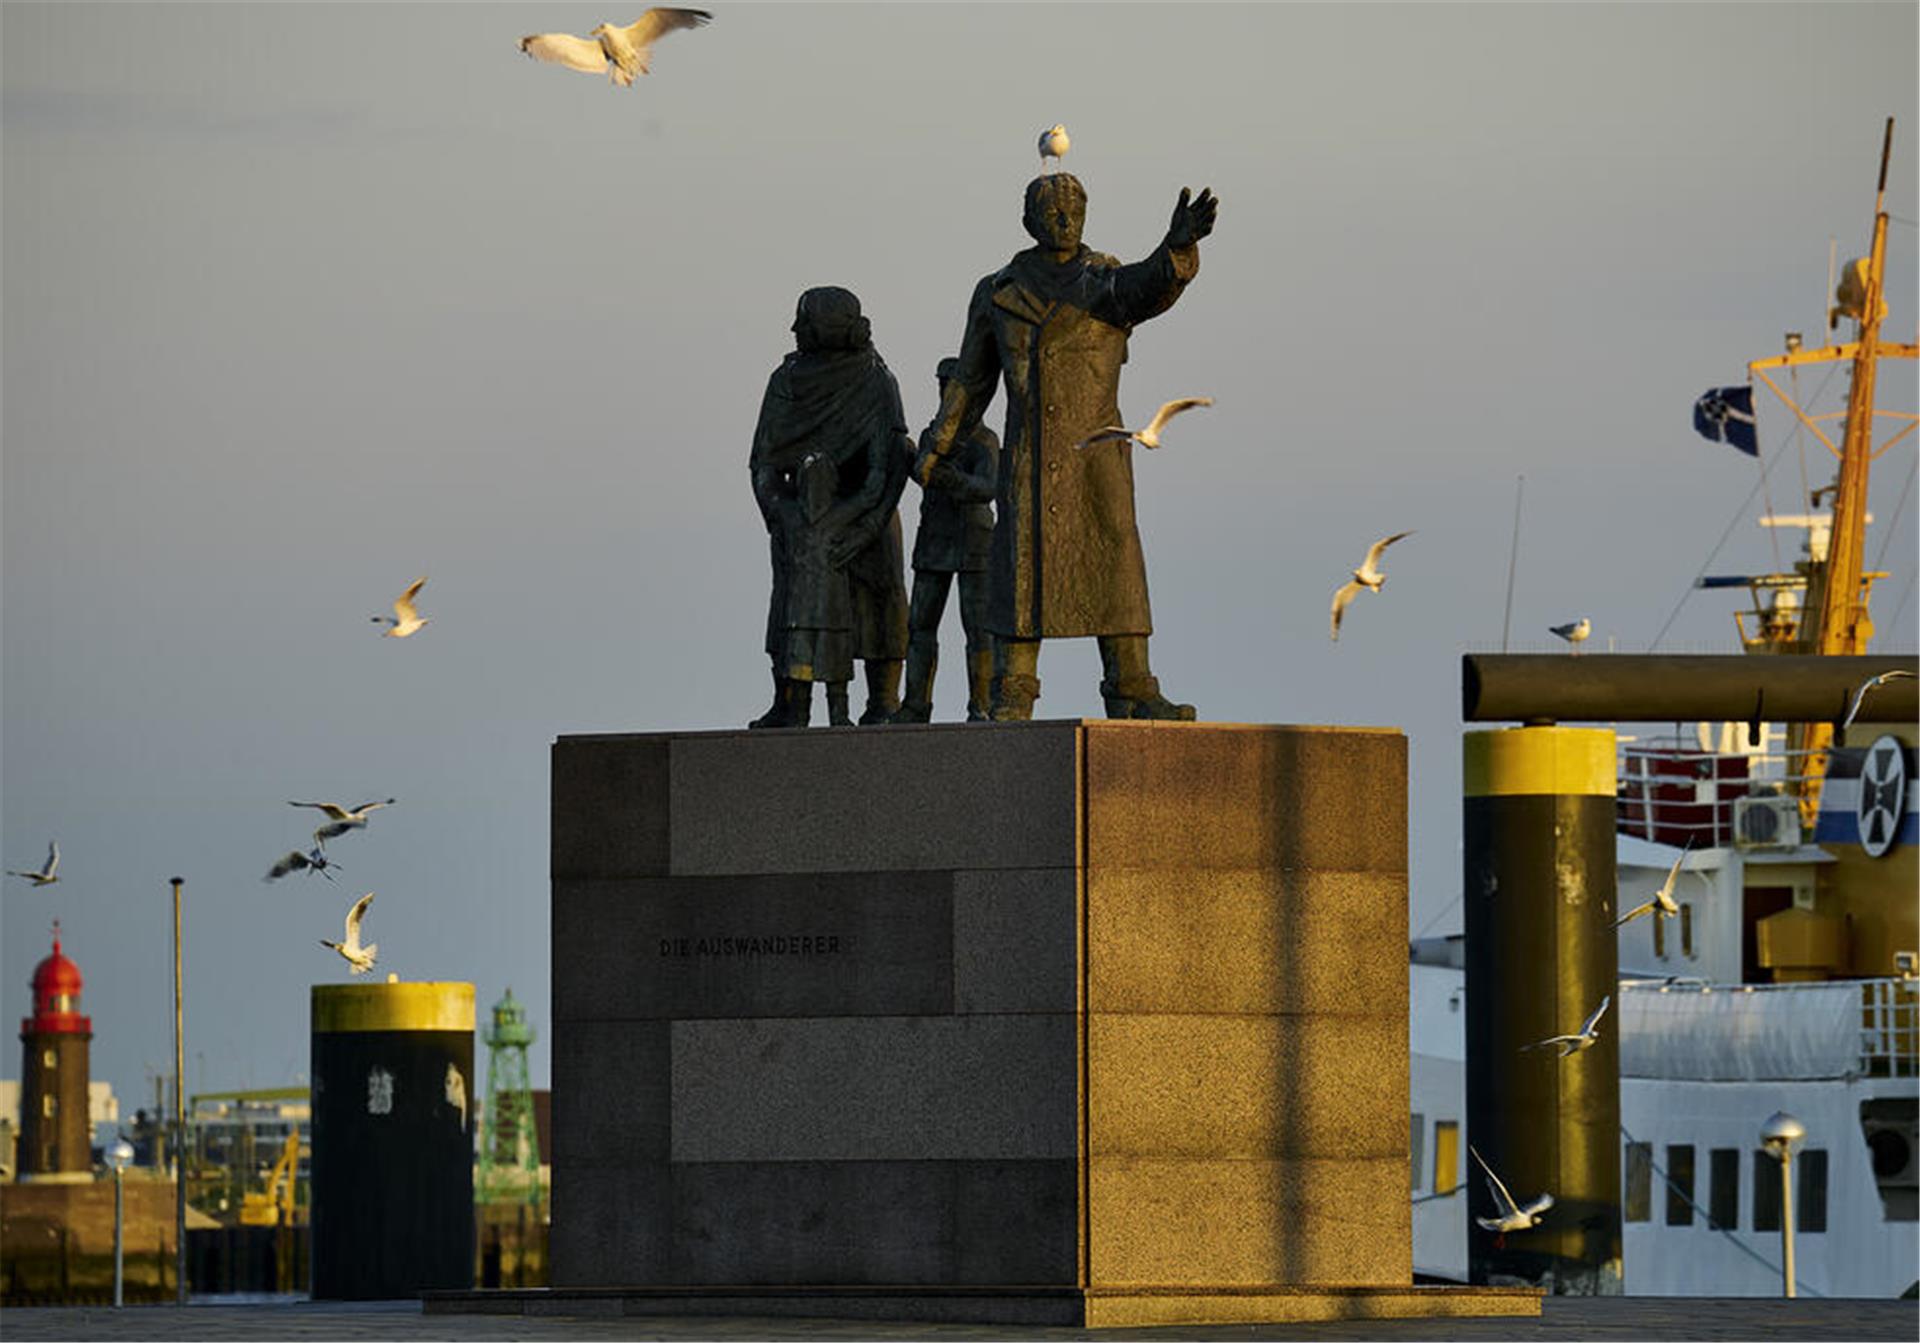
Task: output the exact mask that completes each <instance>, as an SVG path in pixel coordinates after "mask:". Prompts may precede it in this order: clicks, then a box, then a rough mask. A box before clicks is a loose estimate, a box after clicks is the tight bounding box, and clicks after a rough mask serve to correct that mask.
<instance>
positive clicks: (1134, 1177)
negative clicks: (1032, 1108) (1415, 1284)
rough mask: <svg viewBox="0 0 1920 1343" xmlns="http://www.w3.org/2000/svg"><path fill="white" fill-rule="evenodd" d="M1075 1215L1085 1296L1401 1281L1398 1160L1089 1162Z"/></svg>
mask: <svg viewBox="0 0 1920 1343" xmlns="http://www.w3.org/2000/svg"><path fill="white" fill-rule="evenodd" d="M1400 1127H1401V1128H1402V1129H1404V1128H1405V1127H1406V1122H1405V1121H1404V1120H1402V1121H1401V1124H1400ZM1087 1205H1088V1239H1089V1244H1090V1247H1091V1250H1092V1253H1091V1256H1090V1258H1089V1262H1088V1277H1089V1279H1090V1285H1093V1286H1100V1287H1118V1286H1126V1285H1152V1286H1159V1285H1169V1284H1179V1285H1188V1286H1197V1285H1201V1284H1221V1285H1246V1284H1264V1283H1276V1284H1287V1285H1292V1286H1308V1285H1312V1284H1316V1283H1326V1284H1341V1285H1352V1286H1396V1285H1397V1286H1405V1285H1407V1284H1410V1283H1411V1282H1412V1281H1413V1209H1412V1207H1411V1206H1410V1205H1409V1204H1408V1202H1407V1163H1406V1159H1405V1158H1404V1157H1393V1156H1385V1157H1362V1158H1352V1159H1337V1158H1320V1159H1316V1160H1312V1161H1288V1160H1279V1161H1169V1160H1158V1159H1152V1158H1145V1157H1112V1158H1100V1157H1095V1158H1094V1159H1093V1160H1092V1161H1091V1162H1090V1163H1089V1171H1088V1189H1087Z"/></svg>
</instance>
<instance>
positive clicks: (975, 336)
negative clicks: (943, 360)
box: [913, 275, 1000, 485]
mask: <svg viewBox="0 0 1920 1343" xmlns="http://www.w3.org/2000/svg"><path fill="white" fill-rule="evenodd" d="M992 310H993V277H992V276H991V275H989V276H988V277H987V278H986V279H984V280H982V281H980V283H979V284H977V285H975V286H974V289H973V298H972V299H971V301H969V302H968V304H967V328H966V331H965V333H964V334H963V335H962V336H961V338H960V354H959V357H958V361H957V363H956V364H955V365H954V372H953V376H952V377H951V378H950V379H949V380H948V382H947V390H946V392H945V393H944V394H943V395H942V396H941V398H940V411H939V413H938V414H937V415H935V416H934V419H933V423H932V424H931V425H929V426H927V432H926V433H924V434H922V435H921V436H920V455H919V457H918V458H917V459H916V460H915V461H914V465H913V478H914V479H915V480H917V481H919V482H920V483H921V484H922V485H924V484H926V483H927V477H928V474H929V473H930V472H931V471H932V470H933V466H934V463H936V462H938V461H940V460H942V459H944V458H946V457H947V456H949V455H950V454H951V453H952V452H953V450H954V448H955V447H956V446H957V445H959V444H961V443H964V442H966V440H967V437H968V436H969V435H971V434H972V433H973V431H974V430H975V429H976V428H978V427H979V424H980V419H981V417H982V416H983V415H985V414H986V412H987V407H988V406H989V405H991V404H992V402H993V393H994V387H995V385H996V384H997V383H998V381H999V379H1000V351H999V349H998V348H997V347H996V345H995V342H994V338H993V317H992Z"/></svg>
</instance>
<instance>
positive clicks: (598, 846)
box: [548, 736, 671, 881]
mask: <svg viewBox="0 0 1920 1343" xmlns="http://www.w3.org/2000/svg"><path fill="white" fill-rule="evenodd" d="M670 749H671V748H670V739H669V738H667V737H664V736H659V737H655V736H647V737H638V736H636V737H562V738H560V739H559V740H558V741H556V742H554V744H553V785H552V793H551V798H552V830H551V834H550V836H549V841H548V842H549V845H550V850H549V852H550V858H549V863H550V866H551V875H552V876H553V878H554V879H555V880H556V881H558V880H568V879H571V880H580V879H584V878H590V877H641V876H653V875H660V876H664V875H666V872H667V855H668V829H667V826H668V808H667V757H668V754H669V751H670Z"/></svg>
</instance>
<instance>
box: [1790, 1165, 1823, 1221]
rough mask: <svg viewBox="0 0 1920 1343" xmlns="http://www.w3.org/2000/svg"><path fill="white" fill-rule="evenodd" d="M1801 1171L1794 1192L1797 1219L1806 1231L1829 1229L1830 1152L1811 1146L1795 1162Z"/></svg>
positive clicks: (1794, 1209) (1794, 1215) (1794, 1208)
mask: <svg viewBox="0 0 1920 1343" xmlns="http://www.w3.org/2000/svg"><path fill="white" fill-rule="evenodd" d="M1793 1164H1794V1165H1795V1166H1797V1167H1799V1169H1800V1174H1799V1187H1798V1188H1797V1189H1795V1190H1794V1191H1793V1220H1794V1222H1795V1224H1796V1225H1797V1226H1798V1227H1799V1228H1800V1230H1802V1231H1825V1230H1826V1229H1827V1151H1826V1149H1825V1148H1824V1147H1809V1148H1807V1149H1806V1150H1805V1151H1803V1152H1801V1153H1800V1155H1799V1156H1796V1157H1795V1158H1794V1159H1793Z"/></svg>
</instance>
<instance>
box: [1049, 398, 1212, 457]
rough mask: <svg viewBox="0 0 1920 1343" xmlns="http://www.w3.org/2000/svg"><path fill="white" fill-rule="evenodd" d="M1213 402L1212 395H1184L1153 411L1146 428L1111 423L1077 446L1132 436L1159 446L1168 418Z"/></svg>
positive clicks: (1150, 445) (1146, 446) (1146, 444)
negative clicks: (1126, 426)
mask: <svg viewBox="0 0 1920 1343" xmlns="http://www.w3.org/2000/svg"><path fill="white" fill-rule="evenodd" d="M1212 404H1213V398H1212V397H1210V396H1183V397H1180V398H1178V399H1177V400H1174V401H1169V402H1167V403H1166V404H1164V405H1162V406H1161V407H1160V409H1158V410H1156V411H1155V412H1154V413H1153V419H1152V420H1151V421H1150V422H1149V423H1148V424H1147V427H1146V428H1145V429H1127V428H1123V427H1122V426H1120V425H1117V424H1110V425H1108V426H1107V427H1106V428H1105V429H1101V430H1099V431H1097V432H1095V433H1093V434H1091V435H1089V436H1088V437H1087V438H1086V439H1085V440H1083V441H1082V442H1080V443H1078V444H1076V445H1075V446H1076V447H1081V448H1090V447H1092V446H1093V445H1094V444H1095V443H1110V442H1114V441H1115V440H1120V439H1129V438H1130V439H1132V440H1133V441H1134V442H1135V443H1138V444H1139V445H1140V446H1141V447H1143V448H1157V447H1159V446H1160V431H1161V430H1162V429H1165V428H1166V427H1167V421H1168V420H1171V419H1172V418H1173V417H1174V416H1176V415H1184V414H1186V413H1187V412H1188V411H1190V410H1192V409H1193V408H1194V407H1195V406H1211V405H1212Z"/></svg>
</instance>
